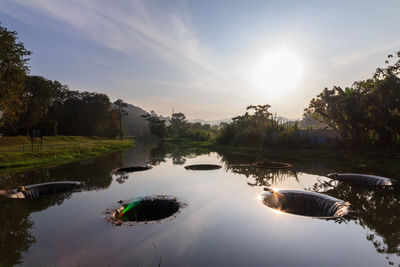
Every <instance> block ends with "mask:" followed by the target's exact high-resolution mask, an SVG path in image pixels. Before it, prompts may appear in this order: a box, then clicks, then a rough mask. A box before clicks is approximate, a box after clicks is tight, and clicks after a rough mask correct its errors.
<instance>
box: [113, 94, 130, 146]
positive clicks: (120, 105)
mask: <svg viewBox="0 0 400 267" xmlns="http://www.w3.org/2000/svg"><path fill="white" fill-rule="evenodd" d="M114 105H115V106H117V111H118V114H119V135H120V138H121V140H122V138H123V130H122V117H123V116H126V115H128V112H126V111H125V110H124V108H126V107H127V106H128V104H127V103H125V102H124V101H123V100H122V99H118V100H117V101H115V102H114Z"/></svg>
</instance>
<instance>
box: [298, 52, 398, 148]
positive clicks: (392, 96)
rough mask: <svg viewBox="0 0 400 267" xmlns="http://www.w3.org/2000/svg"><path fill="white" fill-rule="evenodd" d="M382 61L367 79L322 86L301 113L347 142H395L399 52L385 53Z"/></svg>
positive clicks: (396, 138) (378, 143)
mask: <svg viewBox="0 0 400 267" xmlns="http://www.w3.org/2000/svg"><path fill="white" fill-rule="evenodd" d="M385 64H386V67H384V68H378V69H377V70H376V72H375V73H374V74H373V76H372V77H371V78H369V79H367V80H363V81H357V82H354V84H353V85H352V86H351V87H346V88H344V89H342V88H341V87H339V86H334V87H333V88H332V89H328V88H325V89H324V90H323V91H322V92H321V93H320V94H319V95H318V96H317V97H316V98H314V99H312V100H311V102H310V104H309V106H308V108H306V109H305V110H304V114H305V115H309V114H310V115H312V116H314V117H315V118H317V119H318V120H321V121H323V122H325V123H326V124H328V125H329V126H330V127H331V128H333V129H336V130H337V131H338V132H339V133H340V134H341V136H342V139H343V141H344V142H346V143H349V144H354V145H371V144H376V145H391V144H399V143H400V51H399V52H397V53H396V54H395V56H393V55H388V59H387V60H386V61H385Z"/></svg>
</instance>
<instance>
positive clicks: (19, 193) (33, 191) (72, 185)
mask: <svg viewBox="0 0 400 267" xmlns="http://www.w3.org/2000/svg"><path fill="white" fill-rule="evenodd" d="M84 184H85V183H84V182H77V181H60V182H49V183H41V184H32V185H26V186H19V187H18V188H17V189H11V190H1V191H0V194H1V195H4V196H6V197H9V198H36V197H40V196H44V195H52V194H57V193H63V192H67V191H72V190H75V189H77V188H79V187H81V186H83V185H84Z"/></svg>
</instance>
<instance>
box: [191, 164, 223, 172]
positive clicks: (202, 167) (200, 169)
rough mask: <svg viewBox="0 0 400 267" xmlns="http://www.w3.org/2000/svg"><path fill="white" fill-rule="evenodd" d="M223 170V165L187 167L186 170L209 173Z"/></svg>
mask: <svg viewBox="0 0 400 267" xmlns="http://www.w3.org/2000/svg"><path fill="white" fill-rule="evenodd" d="M221 168H222V166H221V165H216V164H194V165H188V166H185V169H186V170H191V171H209V170H218V169H221Z"/></svg>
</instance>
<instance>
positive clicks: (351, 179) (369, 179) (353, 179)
mask: <svg viewBox="0 0 400 267" xmlns="http://www.w3.org/2000/svg"><path fill="white" fill-rule="evenodd" d="M327 177H329V178H331V179H334V180H338V181H341V182H348V183H352V184H358V185H379V186H384V185H392V184H393V182H394V181H393V180H391V179H389V178H385V177H382V176H376V175H369V174H358V173H330V174H328V175H327Z"/></svg>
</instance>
